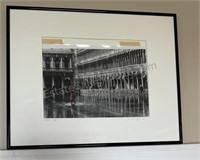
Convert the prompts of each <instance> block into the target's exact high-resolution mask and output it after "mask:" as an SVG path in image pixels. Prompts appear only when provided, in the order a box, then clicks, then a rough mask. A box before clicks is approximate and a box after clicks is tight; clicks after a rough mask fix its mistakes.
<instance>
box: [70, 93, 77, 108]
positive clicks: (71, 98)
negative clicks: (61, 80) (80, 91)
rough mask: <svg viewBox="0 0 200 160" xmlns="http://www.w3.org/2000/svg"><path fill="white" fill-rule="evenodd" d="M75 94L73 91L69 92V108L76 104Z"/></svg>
mask: <svg viewBox="0 0 200 160" xmlns="http://www.w3.org/2000/svg"><path fill="white" fill-rule="evenodd" d="M75 100H76V93H75V91H71V92H70V103H71V106H74V105H75V104H76V101H75Z"/></svg>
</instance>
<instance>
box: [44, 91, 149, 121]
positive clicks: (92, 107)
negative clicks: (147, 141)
mask: <svg viewBox="0 0 200 160" xmlns="http://www.w3.org/2000/svg"><path fill="white" fill-rule="evenodd" d="M147 116H149V104H148V94H147V93H146V94H145V93H144V94H136V93H135V94H129V95H126V94H125V95H116V94H109V95H101V96H96V95H87V96H77V97H76V101H75V104H71V103H70V102H69V100H66V99H65V100H55V99H46V100H45V102H44V117H45V118H89V117H91V118H94V117H147Z"/></svg>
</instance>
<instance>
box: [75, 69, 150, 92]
mask: <svg viewBox="0 0 200 160" xmlns="http://www.w3.org/2000/svg"><path fill="white" fill-rule="evenodd" d="M78 84H79V86H80V89H110V90H118V89H125V90H126V89H148V83H147V72H145V71H142V72H141V71H137V72H126V73H118V74H112V73H111V74H104V75H94V76H82V77H79V78H78Z"/></svg>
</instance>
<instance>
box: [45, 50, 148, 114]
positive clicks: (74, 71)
mask: <svg viewBox="0 0 200 160" xmlns="http://www.w3.org/2000/svg"><path fill="white" fill-rule="evenodd" d="M146 65H147V58H146V50H145V49H65V50H59V49H57V50H56V49H54V50H52V49H51V50H50V49H47V50H43V78H44V85H43V86H44V88H43V89H44V111H45V112H44V117H45V118H76V117H77V118H87V117H146V116H149V103H148V79H147V66H146ZM73 95H74V101H75V103H72V99H73V98H72V97H73Z"/></svg>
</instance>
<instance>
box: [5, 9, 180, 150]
mask: <svg viewBox="0 0 200 160" xmlns="http://www.w3.org/2000/svg"><path fill="white" fill-rule="evenodd" d="M6 11H7V22H6V24H7V32H6V34H7V46H6V47H7V57H6V58H7V149H47V148H76V147H110V146H133V145H167V144H181V143H182V142H183V137H182V121H181V95H180V80H179V62H178V35H177V16H176V14H174V13H156V12H155V13H153V12H133V11H114V10H92V9H74V8H48V7H29V6H7V10H6ZM13 11H23V12H26V11H31V12H33V14H34V12H41V13H42V12H48V13H50V14H53V13H77V14H82V13H83V14H85V13H87V14H90V15H92V14H95V15H102V14H104V15H114V16H115V15H116V17H117V16H119V15H120V16H125V15H128V16H145V17H146V18H148V17H160V18H165V17H169V18H172V19H173V33H171V34H172V35H173V36H174V37H173V38H174V53H175V55H174V58H175V60H174V62H175V67H174V70H175V73H176V76H175V77H174V79H175V81H176V82H175V83H176V95H177V104H176V105H177V108H176V109H177V113H178V114H177V115H176V116H177V117H176V118H177V119H178V138H177V139H176V140H173V139H172V140H160V141H154V140H153V141H151V140H149V141H139V142H137V141H130V142H127V141H124V142H121V141H116V142H101V143H95V142H94V143H91V142H90V143H74V144H65V143H64V144H60V143H56V142H55V143H54V144H37V145H34V144H26V145H24V144H18V145H16V144H13V136H14V137H15V136H16V135H13V134H14V132H13V130H14V129H13V123H12V122H13V120H15V118H16V117H13V116H12V115H13V110H12V109H13V107H14V105H13V102H12V101H13V99H12V98H13V97H12V96H11V94H12V92H13V88H12V87H11V83H13V81H12V79H13V78H15V77H14V75H13V74H14V72H15V71H13V70H12V67H11V66H12V65H13V64H12V63H13V61H12V60H13V58H12V56H13V54H15V53H14V52H13V50H14V49H13V48H12V47H13V43H14V42H13V37H12V36H13V30H12V28H13V27H15V26H12V25H14V24H15V23H14V21H15V20H16V19H15V17H14V16H13V15H14V14H15V12H13ZM12 16H13V17H12ZM11 27H12V28H11ZM22 36H23V35H22ZM30 38H31V37H30ZM16 43H17V41H16ZM19 45H20V44H19ZM21 65H23V63H22V64H21ZM16 84H17V82H16ZM16 84H14V85H16ZM22 90H23V87H22ZM12 119H13V120H12ZM15 127H16V126H15ZM155 132H156V131H155ZM47 136H48V135H47Z"/></svg>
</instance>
